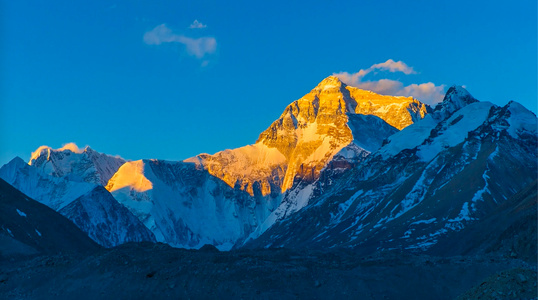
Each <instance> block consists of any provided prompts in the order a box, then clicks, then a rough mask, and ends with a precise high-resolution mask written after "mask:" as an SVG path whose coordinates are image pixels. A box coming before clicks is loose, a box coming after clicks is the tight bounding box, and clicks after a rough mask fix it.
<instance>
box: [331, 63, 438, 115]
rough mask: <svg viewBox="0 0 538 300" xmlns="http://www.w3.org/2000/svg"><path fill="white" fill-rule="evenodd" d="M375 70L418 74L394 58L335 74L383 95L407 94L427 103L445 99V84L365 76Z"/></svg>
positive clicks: (359, 86)
mask: <svg viewBox="0 0 538 300" xmlns="http://www.w3.org/2000/svg"><path fill="white" fill-rule="evenodd" d="M375 70H382V71H389V72H402V73H404V74H406V75H410V74H416V72H415V70H413V68H412V67H410V66H408V65H407V64H405V63H404V62H403V61H397V62H396V61H394V60H392V59H389V60H387V61H386V62H383V63H379V64H374V65H372V66H371V67H369V68H367V69H361V70H359V71H358V72H356V73H348V72H340V73H335V74H333V75H334V76H336V77H338V78H340V80H342V81H343V82H344V83H346V84H347V85H351V86H354V87H358V88H360V89H364V90H369V91H373V92H376V93H378V94H382V95H393V96H406V97H409V96H411V97H413V98H416V99H418V100H420V101H422V102H424V103H426V104H430V105H434V104H436V103H438V102H440V101H442V100H443V97H444V89H445V85H439V86H437V85H435V84H434V83H432V82H427V83H420V84H416V83H413V84H410V85H408V86H404V84H403V83H402V82H401V81H398V80H392V79H380V80H375V81H371V80H367V81H363V78H364V77H365V76H366V75H368V74H369V73H371V72H372V71H375Z"/></svg>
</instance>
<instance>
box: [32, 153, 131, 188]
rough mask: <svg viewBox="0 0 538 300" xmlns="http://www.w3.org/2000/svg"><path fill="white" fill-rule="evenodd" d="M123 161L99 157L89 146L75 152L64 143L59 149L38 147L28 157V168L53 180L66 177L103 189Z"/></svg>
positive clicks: (105, 156)
mask: <svg viewBox="0 0 538 300" xmlns="http://www.w3.org/2000/svg"><path fill="white" fill-rule="evenodd" d="M124 163H125V160H124V159H123V158H121V157H115V156H110V155H107V154H103V153H99V152H97V151H95V150H93V149H91V148H90V147H89V146H86V147H84V148H82V149H81V148H79V147H78V146H77V145H76V144H75V143H68V144H66V145H64V146H63V147H61V148H59V149H53V148H51V147H49V146H41V147H39V148H37V150H36V151H34V152H33V153H32V156H31V158H30V161H29V163H28V164H29V165H31V166H34V167H36V168H38V169H40V170H41V171H43V172H44V173H46V174H48V175H52V176H55V177H64V176H68V177H69V180H72V181H80V182H90V183H94V184H99V185H102V186H106V185H107V183H108V180H109V179H110V178H111V177H112V175H114V173H116V171H117V170H118V169H119V167H120V166H121V165H123V164H124Z"/></svg>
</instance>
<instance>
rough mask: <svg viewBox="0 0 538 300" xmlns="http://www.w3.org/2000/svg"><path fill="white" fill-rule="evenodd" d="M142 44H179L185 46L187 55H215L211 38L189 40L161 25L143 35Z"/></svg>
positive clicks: (214, 44)
mask: <svg viewBox="0 0 538 300" xmlns="http://www.w3.org/2000/svg"><path fill="white" fill-rule="evenodd" d="M144 42H145V43H146V44H148V45H160V44H162V43H180V44H183V45H185V47H186V50H187V53H188V54H189V55H192V56H195V57H196V58H202V57H204V56H205V55H206V54H211V53H215V51H216V50H217V40H215V38H213V37H201V38H190V37H186V36H184V35H181V34H175V33H173V32H172V30H171V29H170V28H168V27H166V25H165V24H161V25H159V26H157V27H155V28H153V29H152V30H151V31H148V32H146V33H145V34H144Z"/></svg>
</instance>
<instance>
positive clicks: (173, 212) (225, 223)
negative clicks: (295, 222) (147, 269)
mask: <svg viewBox="0 0 538 300" xmlns="http://www.w3.org/2000/svg"><path fill="white" fill-rule="evenodd" d="M107 189H108V190H109V191H110V192H111V193H112V195H113V196H114V197H115V198H116V199H117V200H118V201H119V202H121V203H122V204H123V205H124V206H126V207H127V208H128V209H129V210H130V211H131V212H133V213H134V214H135V215H136V216H137V217H138V218H139V219H140V220H141V221H142V222H143V223H144V224H145V225H146V226H147V227H148V228H149V229H150V230H151V231H152V232H153V233H154V234H155V236H156V238H157V241H160V242H166V243H168V244H170V245H172V246H177V247H186V248H199V247H201V246H203V245H204V244H213V245H215V246H217V247H218V248H220V249H223V250H227V249H230V248H231V247H232V246H233V245H234V244H235V243H236V242H237V241H238V240H240V239H242V238H244V236H245V235H247V234H249V233H250V232H251V231H253V230H254V228H255V227H256V226H258V225H259V224H260V223H261V222H262V221H263V220H264V219H265V218H266V217H267V215H268V214H269V213H270V211H271V210H274V209H275V207H276V203H277V202H276V201H277V199H278V197H277V198H272V197H263V196H261V194H258V195H257V196H254V197H253V196H250V195H249V194H248V193H247V192H245V191H242V190H241V189H239V188H237V189H233V188H231V187H229V186H228V185H227V184H226V183H225V182H224V181H222V180H220V179H218V178H217V177H214V176H212V175H210V174H209V173H208V172H207V171H205V170H203V169H201V168H200V166H199V165H196V164H194V163H186V162H169V161H162V160H140V161H133V162H128V163H125V164H124V165H123V166H122V167H121V168H120V169H119V170H118V172H117V173H116V174H115V175H114V177H112V179H110V182H109V184H108V186H107Z"/></svg>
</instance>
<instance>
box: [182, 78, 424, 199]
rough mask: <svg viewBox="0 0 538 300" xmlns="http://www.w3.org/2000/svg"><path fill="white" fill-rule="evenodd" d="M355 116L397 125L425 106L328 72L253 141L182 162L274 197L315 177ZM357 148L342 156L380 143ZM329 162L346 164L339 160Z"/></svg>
mask: <svg viewBox="0 0 538 300" xmlns="http://www.w3.org/2000/svg"><path fill="white" fill-rule="evenodd" d="M359 114H360V115H373V116H377V117H379V118H381V119H382V120H383V121H384V122H386V123H388V124H389V125H390V126H392V127H395V128H397V129H402V128H404V127H406V126H408V125H410V124H412V123H413V122H415V121H417V120H420V119H422V118H423V117H424V116H425V115H426V114H427V110H426V106H425V105H424V104H423V103H421V102H419V101H417V100H415V99H413V98H411V97H394V96H382V95H378V94H375V93H373V92H369V91H364V90H360V89H358V88H354V87H350V86H347V85H345V84H344V83H342V82H341V81H340V80H339V79H338V78H336V77H334V76H329V77H327V78H325V79H324V80H323V81H322V82H321V83H319V84H318V86H316V87H315V88H314V89H313V90H312V91H310V93H308V94H306V95H305V96H304V97H302V98H301V99H299V100H296V101H294V102H293V103H291V104H290V105H288V107H286V109H285V110H284V112H283V113H282V115H281V116H280V117H279V118H278V119H277V120H276V121H274V122H273V124H271V126H269V128H268V129H266V130H265V131H264V132H262V133H261V134H260V137H259V138H258V141H257V142H256V144H254V145H251V146H246V147H242V148H238V149H233V150H225V151H222V152H218V153H216V154H214V155H208V154H201V155H198V156H196V157H194V158H190V159H188V160H186V162H194V163H196V164H199V165H202V166H203V167H204V168H205V169H207V170H208V172H209V173H210V174H211V175H213V176H216V177H218V178H220V179H222V180H223V181H224V182H226V183H227V184H228V185H230V186H231V187H239V188H241V189H242V190H244V191H246V192H248V193H249V194H250V195H254V194H255V193H257V192H259V193H261V194H262V195H264V196H265V195H269V194H273V195H276V194H278V193H282V192H285V191H287V190H289V189H290V188H291V187H292V186H293V185H294V182H297V181H298V180H302V181H304V180H306V181H308V182H312V181H314V180H316V179H317V178H319V175H320V171H321V170H322V169H323V168H324V167H325V166H326V165H327V164H328V162H330V161H331V160H332V159H333V157H334V156H335V154H337V153H338V152H340V151H341V150H342V149H344V148H345V147H347V146H349V145H351V144H352V143H353V142H354V140H357V139H356V137H355V135H354V132H353V131H352V129H351V128H353V124H352V123H353V121H352V120H351V119H352V118H350V116H354V115H359ZM392 133H394V132H390V133H388V135H387V136H386V137H388V136H389V135H390V134H392ZM355 142H359V144H360V141H355ZM361 146H362V147H361V150H360V151H358V152H357V151H348V154H349V153H357V154H356V155H359V156H361V157H362V156H364V152H365V151H366V153H370V152H372V151H375V150H377V148H379V147H380V146H381V145H376V146H373V145H369V146H365V145H364V143H363V144H362V145H361ZM352 148H353V147H352ZM367 148H368V149H367ZM352 156H353V155H352ZM348 158H349V159H351V160H353V157H348ZM335 164H336V165H338V166H348V167H350V166H351V165H350V164H349V163H344V162H343V161H341V162H339V163H335Z"/></svg>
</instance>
